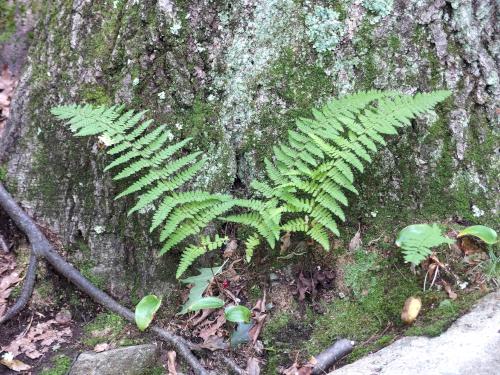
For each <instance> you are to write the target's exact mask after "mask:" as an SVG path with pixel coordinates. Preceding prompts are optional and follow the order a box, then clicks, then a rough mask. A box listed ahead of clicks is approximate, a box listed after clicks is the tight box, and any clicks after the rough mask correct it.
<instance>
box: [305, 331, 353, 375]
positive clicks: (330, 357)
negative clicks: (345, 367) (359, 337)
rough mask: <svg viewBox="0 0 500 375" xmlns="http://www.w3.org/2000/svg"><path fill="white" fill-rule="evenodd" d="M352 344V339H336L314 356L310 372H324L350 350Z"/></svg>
mask: <svg viewBox="0 0 500 375" xmlns="http://www.w3.org/2000/svg"><path fill="white" fill-rule="evenodd" d="M354 344H355V343H354V341H350V340H346V339H340V340H338V341H336V342H335V344H333V345H332V346H330V347H329V348H327V349H326V350H325V351H323V352H321V353H320V354H318V355H317V356H316V363H315V365H314V368H313V370H312V374H313V375H319V374H323V373H325V371H326V370H328V369H329V368H330V367H332V366H333V364H334V363H335V362H337V361H338V360H339V359H340V358H342V357H344V356H345V355H347V354H349V353H350V352H352V349H353V348H354Z"/></svg>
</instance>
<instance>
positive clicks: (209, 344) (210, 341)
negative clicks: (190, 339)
mask: <svg viewBox="0 0 500 375" xmlns="http://www.w3.org/2000/svg"><path fill="white" fill-rule="evenodd" d="M198 347H200V348H203V349H208V350H211V351H212V352H213V351H216V350H226V349H228V348H229V344H228V343H227V342H225V341H224V338H222V337H220V336H217V335H213V336H210V337H208V338H207V339H206V340H205V341H203V342H202V343H201V344H198Z"/></svg>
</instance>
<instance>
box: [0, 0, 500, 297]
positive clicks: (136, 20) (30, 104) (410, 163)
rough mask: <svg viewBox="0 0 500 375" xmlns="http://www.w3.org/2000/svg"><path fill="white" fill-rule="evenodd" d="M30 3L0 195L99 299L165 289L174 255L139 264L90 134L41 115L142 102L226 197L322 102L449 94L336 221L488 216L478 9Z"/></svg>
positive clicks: (371, 173) (377, 1)
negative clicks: (362, 95)
mask: <svg viewBox="0 0 500 375" xmlns="http://www.w3.org/2000/svg"><path fill="white" fill-rule="evenodd" d="M34 9H35V10H36V16H37V19H38V23H37V25H36V27H35V29H34V32H33V38H32V42H31V48H30V50H29V54H28V59H27V62H26V64H25V66H24V70H23V74H22V77H21V80H20V83H19V85H18V88H17V95H16V97H15V100H14V102H13V108H12V117H11V119H10V121H9V122H8V124H7V129H6V134H5V135H4V137H3V140H2V143H1V146H0V154H1V155H0V156H1V157H2V160H3V162H4V163H5V166H6V168H7V170H8V178H7V185H8V187H9V188H10V190H11V191H12V192H13V193H14V194H15V196H16V197H18V199H19V200H20V201H21V202H22V204H23V206H24V207H26V208H28V209H29V210H30V211H31V212H32V213H33V214H34V215H35V216H36V217H37V218H38V219H39V220H41V221H42V222H44V223H46V224H47V225H48V226H49V227H50V228H52V229H53V230H54V231H55V232H57V233H58V234H59V235H60V236H61V239H62V241H63V243H64V245H65V246H68V248H69V249H73V250H74V251H73V252H71V256H72V259H73V260H74V261H75V262H76V263H77V265H79V267H80V268H85V267H86V268H88V272H89V274H92V275H94V276H98V277H102V278H104V279H103V281H105V282H106V286H107V288H108V290H111V291H112V292H113V291H114V292H116V293H119V294H120V293H121V292H123V291H125V290H126V288H125V287H124V286H125V285H126V283H127V282H130V281H132V282H133V285H135V286H136V287H137V288H139V289H142V288H148V289H149V290H154V289H157V290H158V289H162V290H165V289H166V288H167V289H168V285H170V284H169V280H171V278H172V275H173V268H174V267H175V262H174V259H175V258H174V257H173V256H170V255H169V256H165V257H163V258H161V259H158V260H155V261H154V262H152V261H151V259H152V257H153V256H154V254H155V251H156V249H155V241H154V238H152V237H151V236H150V235H149V234H148V232H147V230H146V225H145V224H144V222H145V219H144V218H138V217H135V216H134V217H130V218H127V217H126V215H125V212H126V208H127V205H129V204H130V201H129V202H127V201H114V200H113V196H114V195H115V194H116V193H117V192H118V191H119V190H120V186H116V184H114V183H112V181H111V179H110V178H109V175H108V174H105V173H103V172H102V170H103V166H104V165H105V164H106V157H105V155H104V153H103V152H102V151H101V150H99V149H98V147H97V145H96V140H95V139H85V140H77V139H74V138H72V137H71V136H70V134H69V132H68V131H66V130H65V129H64V128H63V127H62V126H61V124H60V123H58V122H56V121H54V120H53V118H52V117H51V115H50V113H49V109H50V107H52V106H54V105H56V104H61V103H68V102H80V101H86V102H89V103H95V104H111V103H126V104H127V105H128V106H129V107H131V108H135V109H149V110H150V112H149V116H150V117H153V118H155V119H156V120H157V123H167V124H169V125H170V126H171V127H172V131H173V133H174V134H175V135H176V136H177V137H179V138H181V137H186V136H192V137H194V138H195V140H194V141H193V143H192V145H193V148H196V149H200V150H203V151H204V152H206V153H207V154H208V155H209V157H210V161H209V163H208V164H207V165H208V167H207V169H206V170H205V171H204V173H203V175H201V176H199V178H198V179H197V181H196V183H197V184H199V185H200V186H202V187H205V188H206V187H208V188H209V189H211V190H213V191H229V190H230V189H232V188H234V187H238V188H243V189H245V188H246V187H247V186H248V183H249V181H250V180H251V179H252V178H254V177H258V176H260V175H261V173H262V172H261V171H262V159H263V157H264V156H268V155H269V153H270V149H271V146H272V144H273V143H275V142H278V141H279V140H280V138H282V137H283V136H284V134H285V132H286V130H287V129H288V128H290V127H292V126H293V120H294V118H296V117H297V116H301V115H302V116H304V115H307V114H308V109H310V108H311V107H312V106H314V105H318V104H321V103H323V102H324V101H325V100H327V99H328V98H330V97H332V96H336V95H339V94H344V93H348V92H353V91H355V90H359V89H370V88H377V89H396V90H402V91H404V92H411V93H413V92H416V91H429V90H433V89H439V88H448V89H450V90H452V91H453V93H454V95H453V97H452V98H451V99H450V100H448V101H447V102H446V103H445V104H443V105H441V106H440V107H439V108H438V109H437V110H436V113H434V114H432V115H430V116H428V117H427V118H423V119H420V120H418V121H416V123H415V124H414V126H413V127H412V129H409V130H407V131H405V133H404V134H402V135H401V136H400V137H398V138H397V139H395V140H393V141H391V143H390V145H389V147H388V148H387V149H386V150H385V151H383V152H382V153H381V154H380V155H379V157H378V158H377V160H376V162H375V163H374V164H373V165H372V166H371V167H370V168H369V170H368V171H367V173H365V175H364V176H363V177H360V179H359V180H358V181H359V186H360V189H359V190H360V191H361V195H360V197H358V198H356V199H355V200H353V205H352V206H351V216H350V217H351V219H350V221H351V223H354V222H356V221H358V220H360V219H362V220H366V221H368V220H374V219H373V217H375V216H376V218H375V220H386V219H399V220H401V222H402V223H403V224H404V225H406V224H409V222H408V220H415V219H409V218H413V217H415V216H423V217H425V218H427V219H428V220H431V219H432V218H434V217H438V218H445V217H449V216H451V215H457V216H459V217H463V218H465V219H467V220H470V221H482V222H490V223H492V222H494V221H495V220H497V219H495V218H496V217H497V216H498V210H499V202H498V199H495V198H498V193H499V189H498V175H499V164H500V162H499V144H498V109H497V108H496V106H497V105H498V100H499V97H500V86H499V77H498V64H499V52H500V41H499V35H500V33H499V30H498V20H497V18H496V16H497V14H498V3H497V2H496V1H495V0H481V1H476V0H452V1H445V0H434V1H429V0H394V2H393V1H392V0H364V1H363V0H341V1H336V2H332V1H292V0H239V1H209V0H204V1H203V0H187V1H184V0H182V1H181V0H178V1H169V0H158V1H149V0H145V1H135V0H128V1H125V0H115V1H98V2H97V1H91V0H73V1H71V0H53V1H40V2H38V3H37V6H36V7H34ZM354 202H356V203H354ZM348 224H350V223H348ZM84 271H85V270H84ZM128 285H129V286H130V285H131V284H128ZM153 285H154V286H153Z"/></svg>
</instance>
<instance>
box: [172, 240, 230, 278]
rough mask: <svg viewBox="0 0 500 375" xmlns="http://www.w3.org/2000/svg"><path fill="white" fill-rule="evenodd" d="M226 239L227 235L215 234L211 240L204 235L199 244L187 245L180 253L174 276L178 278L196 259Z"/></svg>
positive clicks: (219, 245) (218, 246)
mask: <svg viewBox="0 0 500 375" xmlns="http://www.w3.org/2000/svg"><path fill="white" fill-rule="evenodd" d="M227 241H228V238H227V237H219V236H218V235H217V234H216V235H215V237H214V239H213V240H211V239H210V237H208V236H204V237H202V238H201V240H200V244H199V245H189V246H187V247H186V248H185V249H184V252H183V253H182V256H181V260H180V262H179V267H178V268H177V272H176V274H175V277H176V278H177V279H178V278H179V277H181V276H182V274H183V273H184V272H185V271H186V270H187V269H188V268H189V266H191V265H192V264H193V263H194V261H195V260H196V259H198V258H199V257H201V256H202V255H204V254H206V253H207V252H209V251H213V250H216V249H219V248H220V247H221V246H222V245H224V244H225V243H226V242H227Z"/></svg>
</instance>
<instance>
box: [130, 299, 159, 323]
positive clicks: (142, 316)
mask: <svg viewBox="0 0 500 375" xmlns="http://www.w3.org/2000/svg"><path fill="white" fill-rule="evenodd" d="M160 305H161V299H160V298H158V297H156V296H155V295H153V294H150V295H148V296H145V297H144V298H143V299H141V301H140V302H139V303H138V304H137V306H136V307H135V324H137V327H138V328H139V329H140V330H141V331H144V330H145V329H146V328H148V326H149V325H150V324H151V321H152V320H153V318H154V315H155V313H156V311H158V309H159V308H160Z"/></svg>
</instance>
